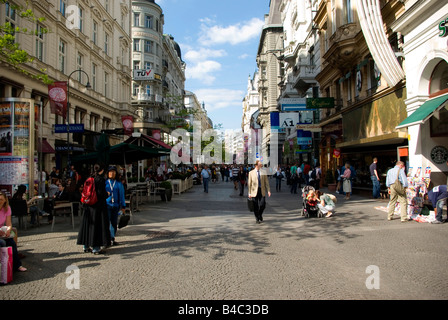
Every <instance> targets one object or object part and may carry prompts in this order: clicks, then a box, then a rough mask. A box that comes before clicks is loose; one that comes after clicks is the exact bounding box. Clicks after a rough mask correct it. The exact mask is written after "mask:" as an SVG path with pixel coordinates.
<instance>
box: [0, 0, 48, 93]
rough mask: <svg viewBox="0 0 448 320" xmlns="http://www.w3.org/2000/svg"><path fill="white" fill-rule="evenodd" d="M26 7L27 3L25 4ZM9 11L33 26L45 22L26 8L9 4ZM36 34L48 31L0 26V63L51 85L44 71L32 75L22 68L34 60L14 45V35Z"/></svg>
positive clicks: (4, 2)
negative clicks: (4, 63) (13, 11)
mask: <svg viewBox="0 0 448 320" xmlns="http://www.w3.org/2000/svg"><path fill="white" fill-rule="evenodd" d="M7 2H8V3H9V1H6V0H0V4H6V3H7ZM27 5H28V2H27ZM10 8H11V10H15V12H16V16H18V17H20V18H22V19H24V20H26V21H31V22H32V23H33V25H36V24H37V23H38V22H43V21H45V18H37V17H36V16H35V15H34V12H33V11H32V10H31V9H27V8H26V7H22V6H18V5H14V4H10ZM38 32H42V33H44V34H46V33H48V32H49V30H48V29H45V28H41V29H39V31H38V30H37V28H36V30H35V31H30V30H28V29H27V28H23V27H20V26H13V25H11V23H9V22H5V23H4V24H2V25H0V61H3V62H6V63H8V64H9V65H11V66H12V67H14V68H16V69H17V70H18V71H20V72H21V73H23V74H25V75H27V76H30V77H32V78H34V79H37V80H39V81H42V82H44V83H45V84H50V83H53V81H52V80H51V79H50V78H49V77H48V75H46V74H45V72H46V70H45V69H41V70H40V72H41V74H38V75H34V74H31V73H30V72H29V71H27V70H25V69H24V68H23V65H24V64H26V63H30V62H32V61H34V58H33V57H32V56H30V55H29V54H28V53H27V52H26V51H25V50H22V49H20V45H19V44H18V43H16V34H19V33H20V34H25V35H29V36H35V35H37V34H38Z"/></svg>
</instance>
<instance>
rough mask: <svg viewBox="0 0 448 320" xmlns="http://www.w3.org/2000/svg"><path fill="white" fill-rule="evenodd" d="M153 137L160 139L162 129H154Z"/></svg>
mask: <svg viewBox="0 0 448 320" xmlns="http://www.w3.org/2000/svg"><path fill="white" fill-rule="evenodd" d="M152 137H153V138H154V139H156V140H160V130H152Z"/></svg>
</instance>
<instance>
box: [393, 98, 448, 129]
mask: <svg viewBox="0 0 448 320" xmlns="http://www.w3.org/2000/svg"><path fill="white" fill-rule="evenodd" d="M447 101H448V94H445V95H443V96H439V97H437V98H433V99H430V100H428V101H426V102H425V103H423V104H422V105H421V106H420V108H418V109H417V110H415V111H414V112H413V113H412V114H411V115H410V116H409V117H407V118H406V119H405V120H404V121H403V122H402V123H400V124H399V125H398V126H397V127H396V129H401V128H407V127H410V126H413V125H417V124H423V123H425V122H426V121H427V120H428V119H429V118H431V116H432V115H433V113H434V112H436V111H438V110H440V109H442V108H443V107H444V106H445V104H446V102H447Z"/></svg>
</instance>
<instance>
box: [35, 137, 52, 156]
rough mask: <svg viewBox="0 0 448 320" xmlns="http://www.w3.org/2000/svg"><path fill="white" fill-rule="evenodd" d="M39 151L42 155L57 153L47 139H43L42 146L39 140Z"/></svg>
mask: <svg viewBox="0 0 448 320" xmlns="http://www.w3.org/2000/svg"><path fill="white" fill-rule="evenodd" d="M37 150H38V152H42V153H56V151H55V150H54V148H53V147H52V146H51V145H50V144H49V143H48V141H47V140H46V139H42V145H41V144H40V140H38V146H37Z"/></svg>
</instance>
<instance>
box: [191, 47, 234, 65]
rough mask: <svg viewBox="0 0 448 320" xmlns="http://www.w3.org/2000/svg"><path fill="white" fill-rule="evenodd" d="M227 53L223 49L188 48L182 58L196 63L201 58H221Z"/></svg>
mask: <svg viewBox="0 0 448 320" xmlns="http://www.w3.org/2000/svg"><path fill="white" fill-rule="evenodd" d="M226 55H227V52H225V51H224V50H211V49H206V48H200V49H199V50H191V49H190V50H188V51H187V52H186V53H185V55H184V58H185V60H186V61H191V62H193V63H197V62H199V61H202V60H206V59H209V58H221V57H224V56H226Z"/></svg>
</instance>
